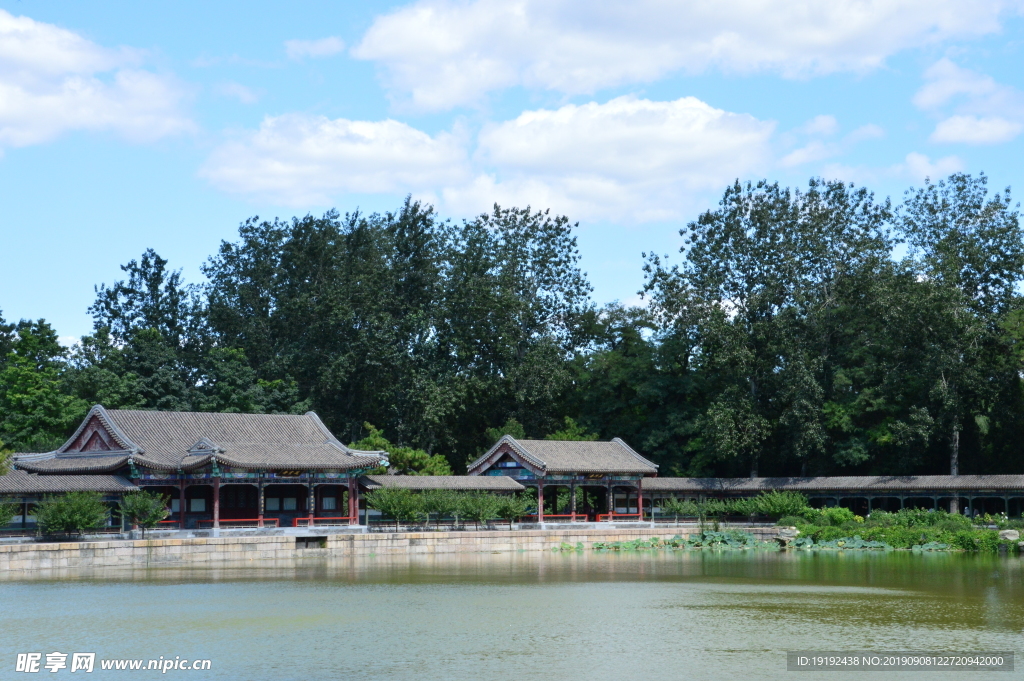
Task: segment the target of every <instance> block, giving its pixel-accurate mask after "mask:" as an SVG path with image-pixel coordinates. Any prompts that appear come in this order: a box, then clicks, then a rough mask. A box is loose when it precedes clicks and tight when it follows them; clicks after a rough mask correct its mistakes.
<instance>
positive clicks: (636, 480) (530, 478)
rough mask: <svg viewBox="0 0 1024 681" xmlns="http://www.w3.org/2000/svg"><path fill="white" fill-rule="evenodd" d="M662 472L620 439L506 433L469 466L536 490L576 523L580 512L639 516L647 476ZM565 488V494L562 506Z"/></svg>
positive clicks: (472, 471)
mask: <svg viewBox="0 0 1024 681" xmlns="http://www.w3.org/2000/svg"><path fill="white" fill-rule="evenodd" d="M657 473H658V466H657V465H656V464H654V463H651V462H650V461H648V460H647V459H645V458H644V457H642V456H640V455H639V454H637V453H636V452H634V451H633V450H632V449H631V448H630V447H629V445H627V444H626V443H625V442H623V441H622V440H620V439H618V438H615V439H614V440H612V441H611V442H577V441H565V440H517V439H515V438H513V437H512V436H511V435H506V436H505V437H503V438H501V439H500V440H498V442H497V444H495V445H494V446H493V447H491V449H490V450H489V451H488V452H487V453H486V454H484V455H483V456H482V457H480V458H479V459H477V460H476V461H474V462H473V463H472V464H470V466H469V474H470V475H481V476H506V477H510V478H513V479H514V480H517V481H518V482H519V483H520V484H522V485H524V486H526V487H536V488H537V496H538V499H540V500H544V501H545V502H546V504H547V506H549V507H553V509H554V510H555V511H556V513H555V514H554V515H556V516H566V515H567V516H570V520H575V519H576V516H577V515H579V513H577V511H579V512H580V513H582V514H586V515H587V516H595V515H597V516H599V515H603V514H608V513H613V514H619V515H627V516H628V515H632V514H637V513H638V508H641V507H642V506H643V486H644V478H645V477H650V476H654V475H657ZM559 490H562V491H563V494H562V498H563V500H564V501H563V502H561V503H560V502H559V501H558V496H559V495H558V492H559ZM566 491H567V492H568V495H566V494H565V492H566ZM578 492H581V493H582V497H581V498H580V499H578V498H577V493H578ZM544 505H545V504H543V503H542V504H540V506H541V507H542V508H541V509H540V510H539V512H538V518H537V520H538V521H539V522H543V521H544V509H543V506H544ZM549 517H550V516H549Z"/></svg>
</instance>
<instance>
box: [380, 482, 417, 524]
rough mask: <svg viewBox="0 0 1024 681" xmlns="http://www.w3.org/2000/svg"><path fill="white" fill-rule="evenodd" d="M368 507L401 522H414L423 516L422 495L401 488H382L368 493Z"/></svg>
mask: <svg viewBox="0 0 1024 681" xmlns="http://www.w3.org/2000/svg"><path fill="white" fill-rule="evenodd" d="M366 505H367V506H369V507H370V508H372V509H374V510H376V511H380V512H381V513H382V514H383V515H386V516H391V517H392V518H394V519H395V520H396V521H399V522H401V521H407V522H412V521H413V520H416V519H418V518H420V517H422V515H423V503H422V500H421V497H420V495H419V494H415V493H414V492H413V491H412V490H408V489H402V488H400V487H381V488H380V489H375V490H373V491H370V492H367V493H366Z"/></svg>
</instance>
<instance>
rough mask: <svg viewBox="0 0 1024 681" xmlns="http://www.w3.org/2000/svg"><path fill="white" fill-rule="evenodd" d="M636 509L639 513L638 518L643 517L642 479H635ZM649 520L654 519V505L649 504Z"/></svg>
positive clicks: (641, 518)
mask: <svg viewBox="0 0 1024 681" xmlns="http://www.w3.org/2000/svg"><path fill="white" fill-rule="evenodd" d="M636 510H637V513H639V514H640V520H643V519H644V479H643V478H640V479H639V480H637V481H636ZM651 520H654V506H651Z"/></svg>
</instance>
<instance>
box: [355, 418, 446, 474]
mask: <svg viewBox="0 0 1024 681" xmlns="http://www.w3.org/2000/svg"><path fill="white" fill-rule="evenodd" d="M363 428H365V429H366V430H367V431H368V434H367V436H366V437H364V438H363V439H362V440H358V441H356V442H353V443H352V445H351V447H352V448H353V449H359V450H362V451H371V452H379V451H384V452H387V453H388V466H387V468H386V469H383V470H381V469H378V470H375V471H374V472H376V473H377V474H378V475H380V474H383V473H384V472H385V471H387V472H389V473H391V474H392V475H451V474H452V469H451V466H449V465H448V460H447V459H446V458H444V457H443V456H442V455H440V454H434V455H433V456H431V455H430V454H427V453H426V452H425V451H423V450H422V449H413V448H411V447H397V446H395V445H393V444H391V443H390V442H389V441H388V440H387V439H386V438H385V437H384V433H383V431H381V430H380V429H378V428H374V427H373V426H372V425H371V424H369V423H364V424H363Z"/></svg>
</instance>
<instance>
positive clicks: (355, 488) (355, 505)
mask: <svg viewBox="0 0 1024 681" xmlns="http://www.w3.org/2000/svg"><path fill="white" fill-rule="evenodd" d="M349 496H350V497H352V516H353V524H354V525H359V524H360V523H359V480H357V479H356V480H353V481H352V491H351V493H349ZM367 524H369V516H367Z"/></svg>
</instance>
